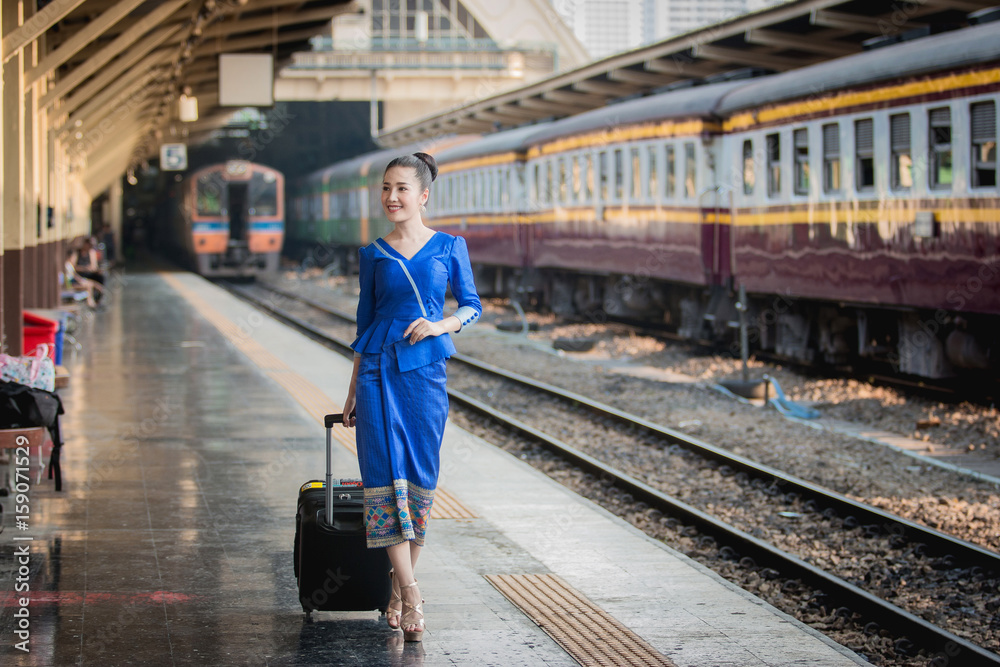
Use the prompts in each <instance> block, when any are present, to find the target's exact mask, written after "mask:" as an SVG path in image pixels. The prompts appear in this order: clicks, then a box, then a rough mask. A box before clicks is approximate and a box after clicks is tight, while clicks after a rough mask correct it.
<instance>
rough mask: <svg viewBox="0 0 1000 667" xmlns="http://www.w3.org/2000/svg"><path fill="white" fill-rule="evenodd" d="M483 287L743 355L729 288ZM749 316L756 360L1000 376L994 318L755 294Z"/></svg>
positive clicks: (526, 279)
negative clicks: (761, 356)
mask: <svg viewBox="0 0 1000 667" xmlns="http://www.w3.org/2000/svg"><path fill="white" fill-rule="evenodd" d="M477 285H479V286H480V289H481V292H482V294H483V296H486V295H493V296H506V297H511V298H515V299H517V300H518V301H519V302H520V303H521V305H522V306H524V307H526V308H529V307H530V308H535V309H538V310H545V311H550V312H554V313H556V314H558V315H562V316H567V317H581V318H583V319H585V320H588V321H591V322H597V323H600V322H606V321H610V320H617V321H628V322H633V323H642V324H644V325H648V326H650V327H655V328H662V329H664V330H665V331H668V332H670V333H672V334H675V335H676V336H678V337H680V338H682V339H686V340H691V341H697V342H700V343H709V344H712V345H714V346H719V347H722V348H725V349H727V350H728V352H729V353H730V354H732V355H733V356H734V357H739V356H740V354H741V349H740V326H741V325H740V316H741V312H740V303H739V295H738V293H737V292H736V291H735V290H734V289H732V288H731V287H728V286H711V287H705V286H697V285H685V284H675V283H668V282H664V281H660V280H654V279H644V280H637V279H636V278H635V277H634V276H628V275H586V274H574V273H570V272H564V271H558V270H545V269H515V268H511V267H478V268H477ZM745 319H746V327H747V339H748V342H749V352H750V354H755V353H761V352H763V353H766V354H767V355H768V356H771V357H773V358H777V359H784V360H788V361H790V362H795V363H798V364H802V365H806V366H825V367H837V368H849V369H854V370H856V371H860V370H862V369H879V370H880V372H891V373H892V374H893V375H900V376H913V377H914V378H927V379H933V380H947V379H968V378H981V379H984V380H990V381H992V380H993V379H994V378H996V377H998V376H1000V359H998V356H1000V350H998V347H997V342H996V341H997V337H996V335H995V334H994V333H993V332H995V331H996V330H997V327H998V326H1000V318H996V317H992V316H987V315H980V314H976V313H957V312H954V311H944V310H938V311H933V310H918V309H912V308H893V307H875V306H871V305H867V304H848V303H829V302H822V301H815V300H806V299H797V298H792V297H787V296H784V295H780V294H770V295H768V294H749V295H748V297H747V304H746V313H745Z"/></svg>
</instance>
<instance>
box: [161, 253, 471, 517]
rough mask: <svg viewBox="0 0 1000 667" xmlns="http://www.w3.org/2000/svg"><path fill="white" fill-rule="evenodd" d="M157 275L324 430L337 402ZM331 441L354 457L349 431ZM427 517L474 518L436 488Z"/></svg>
mask: <svg viewBox="0 0 1000 667" xmlns="http://www.w3.org/2000/svg"><path fill="white" fill-rule="evenodd" d="M159 275H160V277H161V278H163V280H164V282H166V283H167V284H168V285H170V286H171V287H172V288H173V289H174V290H175V291H176V292H177V293H178V294H180V295H181V296H182V297H184V299H185V300H187V302H188V303H190V304H191V305H192V306H193V307H194V309H195V310H196V311H198V314H199V315H201V316H202V317H204V318H205V319H206V320H207V321H208V322H209V323H211V324H212V326H214V327H215V328H216V329H218V330H219V332H220V333H221V334H222V335H223V336H225V337H226V339H227V340H228V341H229V342H230V343H232V345H233V347H235V348H236V349H237V350H239V351H240V352H242V353H243V354H244V355H246V357H247V358H248V359H249V360H250V361H251V362H253V363H254V365H255V366H257V367H258V368H260V369H261V370H263V371H265V372H266V374H267V376H268V377H270V378H271V379H273V380H274V381H275V382H277V383H278V384H279V385H281V387H282V388H283V389H285V391H287V392H288V393H289V394H290V395H291V396H292V398H294V399H295V400H296V402H298V404H299V405H301V406H302V407H303V408H305V410H306V412H307V413H309V415H310V416H311V417H312V418H313V419H315V420H316V421H317V422H318V423H319V424H321V425H323V426H324V428H325V423H324V419H323V418H324V417H325V416H326V415H328V414H330V413H331V412H336V411H338V410H343V408H342V407H341V406H340V405H339V404H338V403H337V402H335V401H332V400H330V397H329V396H327V395H326V394H325V393H324V392H323V390H322V389H320V388H319V387H317V386H316V385H315V384H313V383H312V382H310V381H309V380H307V379H306V378H304V377H302V376H301V375H299V374H298V373H296V372H295V371H294V370H292V369H291V368H289V367H288V365H287V364H285V362H283V361H281V359H279V358H277V357H276V356H274V355H273V354H271V352H269V351H268V350H267V348H265V347H264V346H262V345H261V344H260V343H258V342H257V341H256V340H254V339H253V338H252V337H250V336H249V335H248V334H247V333H246V332H245V331H243V330H242V329H240V327H238V326H236V324H234V323H233V322H232V321H231V320H229V318H227V317H224V316H223V315H220V314H219V313H218V312H217V311H216V310H215V309H214V308H212V307H211V306H210V305H209V304H208V302H207V301H205V299H203V298H202V297H201V296H200V295H199V294H198V293H197V292H195V291H194V290H192V289H191V288H189V287H188V286H187V285H185V284H184V283H182V282H181V281H180V280H179V279H178V278H177V276H176V275H174V274H172V273H166V272H160V274H159ZM333 439H334V440H336V441H337V442H339V443H340V444H341V445H342V446H343V447H344V448H345V449H347V450H348V451H349V452H351V453H352V454H354V455H357V453H358V445H357V442H356V440H355V436H354V430H353V429H346V428H337V427H334V429H333ZM431 518H432V519H474V518H476V515H475V514H474V513H473V512H472V510H470V509H469V508H467V507H466V506H465V505H463V504H462V503H461V502H460V501H459V500H458V499H457V498H456V497H455V496H453V495H452V494H451V493H449V492H448V491H447V490H445V489H444V488H442V487H440V486H439V487H438V488H437V491H436V492H435V494H434V504H433V505H432V506H431Z"/></svg>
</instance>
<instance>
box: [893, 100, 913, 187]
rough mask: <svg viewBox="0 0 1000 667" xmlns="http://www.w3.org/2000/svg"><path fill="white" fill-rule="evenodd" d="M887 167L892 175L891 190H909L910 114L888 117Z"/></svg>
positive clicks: (911, 161)
mask: <svg viewBox="0 0 1000 667" xmlns="http://www.w3.org/2000/svg"><path fill="white" fill-rule="evenodd" d="M889 152H890V154H891V156H892V158H891V163H890V165H889V167H890V169H891V171H892V173H891V174H890V177H891V178H892V189H893V190H909V189H910V188H912V187H913V153H912V152H911V149H910V114H908V113H900V114H895V115H894V116H889Z"/></svg>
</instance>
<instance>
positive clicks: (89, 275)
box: [73, 238, 104, 285]
mask: <svg viewBox="0 0 1000 667" xmlns="http://www.w3.org/2000/svg"><path fill="white" fill-rule="evenodd" d="M73 269H74V270H75V272H76V275H78V276H80V277H83V278H86V279H88V280H92V281H94V282H97V283H100V284H101V285H103V284H104V274H103V273H101V266H100V264H99V262H98V258H97V249H96V244H95V243H94V240H93V239H92V238H87V239H85V240H84V242H83V245H82V246H81V247H80V248H79V249H78V250H77V251H76V252H75V253H74V258H73Z"/></svg>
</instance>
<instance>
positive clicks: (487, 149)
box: [435, 125, 543, 164]
mask: <svg viewBox="0 0 1000 667" xmlns="http://www.w3.org/2000/svg"><path fill="white" fill-rule="evenodd" d="M540 127H543V125H526V126H524V127H518V128H515V129H513V130H505V131H503V132H495V133H493V134H487V135H485V136H483V137H482V138H480V139H478V140H476V141H471V142H468V143H466V144H463V145H461V146H456V147H454V148H449V149H447V150H443V151H441V153H440V154H439V155H436V156H435V159H436V160H437V161H438V162H439V163H440V164H447V163H449V162H458V161H460V160H468V159H470V158H477V157H482V156H484V155H494V154H496V153H509V152H511V151H514V152H517V151H523V150H524V149H526V148H527V147H528V145H529V144H527V143H526V141H525V140H526V139H527V138H528V137H530V136H531V135H533V134H535V133H536V132H538V130H539V128H540Z"/></svg>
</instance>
